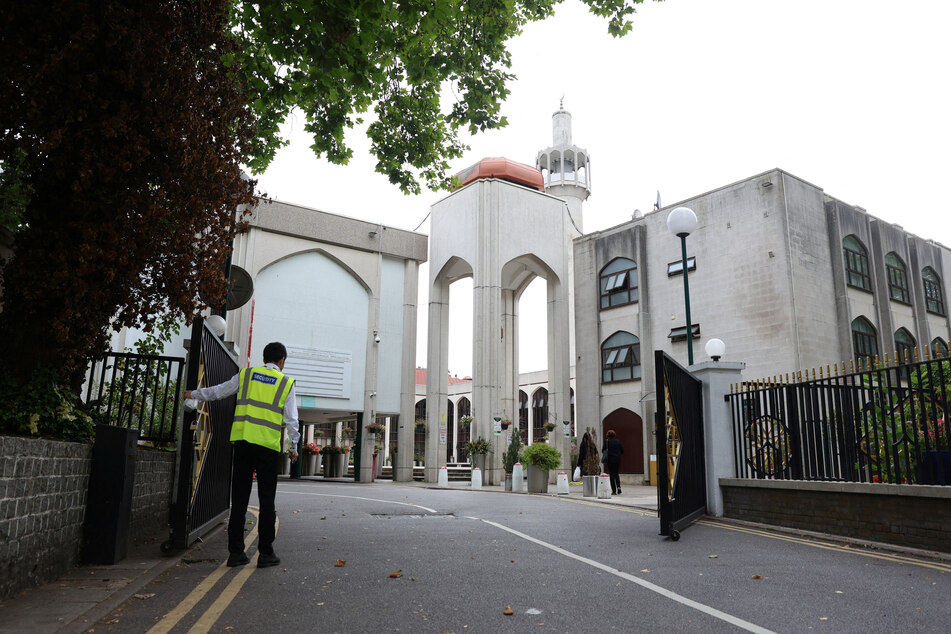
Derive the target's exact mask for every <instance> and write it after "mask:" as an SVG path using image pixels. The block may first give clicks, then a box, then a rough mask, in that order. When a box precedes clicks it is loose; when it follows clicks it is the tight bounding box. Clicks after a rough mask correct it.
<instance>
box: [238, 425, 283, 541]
mask: <svg viewBox="0 0 951 634" xmlns="http://www.w3.org/2000/svg"><path fill="white" fill-rule="evenodd" d="M280 459H281V454H280V452H278V451H274V450H273V449H268V448H267V447H262V446H261V445H255V444H253V443H249V442H247V441H244V440H239V441H237V442H235V443H234V458H233V461H232V467H231V517H230V518H229V519H228V552H230V553H243V552H244V526H245V520H246V519H247V514H248V500H249V499H250V498H251V485H252V484H253V480H254V473H255V472H257V474H258V505H259V506H260V507H261V511H260V513H259V514H258V552H261V553H267V554H273V553H274V525H275V523H276V520H277V514H276V513H275V512H274V496H275V494H277V469H278V465H279V464H280Z"/></svg>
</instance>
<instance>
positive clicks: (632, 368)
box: [601, 330, 641, 383]
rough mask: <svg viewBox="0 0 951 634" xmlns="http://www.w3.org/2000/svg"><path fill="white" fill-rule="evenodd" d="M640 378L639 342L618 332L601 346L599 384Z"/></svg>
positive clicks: (628, 334) (626, 333)
mask: <svg viewBox="0 0 951 634" xmlns="http://www.w3.org/2000/svg"><path fill="white" fill-rule="evenodd" d="M639 378H641V342H640V340H639V339H638V338H637V337H635V336H634V335H632V334H631V333H629V332H625V331H623V330H622V331H619V332H616V333H614V334H613V335H611V336H610V337H608V339H607V340H606V341H605V342H604V343H603V344H601V382H602V383H617V382H620V381H632V380H634V379H639Z"/></svg>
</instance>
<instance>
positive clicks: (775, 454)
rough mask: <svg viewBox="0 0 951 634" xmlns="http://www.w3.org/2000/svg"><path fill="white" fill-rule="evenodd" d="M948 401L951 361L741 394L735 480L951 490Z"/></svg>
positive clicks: (752, 386) (734, 401) (870, 368)
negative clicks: (945, 487)
mask: <svg viewBox="0 0 951 634" xmlns="http://www.w3.org/2000/svg"><path fill="white" fill-rule="evenodd" d="M949 396H951V362H949V360H948V359H947V358H943V359H930V358H929V359H926V360H924V361H915V362H905V363H900V364H899V363H889V361H888V359H887V358H886V359H885V362H884V363H878V361H877V360H876V361H875V362H874V363H872V362H866V363H865V367H864V369H863V368H862V367H861V364H860V368H859V370H858V371H854V368H851V369H850V372H848V373H845V372H844V370H843V372H842V373H840V372H839V371H838V368H835V369H833V368H830V367H828V366H827V367H826V368H825V370H824V371H823V370H822V369H820V370H819V372H818V373H817V372H816V371H815V370H813V371H812V375H811V377H810V375H809V373H808V372H806V373H805V375H802V374H800V375H799V376H798V377H796V378H795V380H791V379H790V378H789V377H788V376H787V377H786V379H785V380H783V379H782V378H776V377H774V378H773V379H771V380H770V379H764V380H761V381H755V382H752V383H743V384H740V385H736V386H734V388H733V390H732V393H731V394H730V395H729V397H728V398H729V402H730V404H731V408H732V412H733V432H734V433H733V438H734V443H733V444H734V447H733V448H734V458H735V464H736V477H738V478H758V479H787V480H816V481H838V482H881V483H892V484H939V485H951V452H949V438H951V424H949V421H948V416H947V407H948V398H949Z"/></svg>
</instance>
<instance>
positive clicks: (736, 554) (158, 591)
mask: <svg viewBox="0 0 951 634" xmlns="http://www.w3.org/2000/svg"><path fill="white" fill-rule="evenodd" d="M254 501H255V497H254V496H252V503H254ZM277 504H278V517H279V522H280V523H279V527H278V536H277V541H276V542H275V549H276V551H277V554H278V555H279V556H280V557H281V559H282V562H281V564H280V565H279V566H277V567H274V568H266V569H257V568H255V567H253V563H254V559H253V555H254V554H255V552H256V550H255V546H256V543H255V544H254V545H252V546H251V547H250V548H249V549H248V554H249V555H252V565H249V566H245V567H243V568H235V569H231V568H226V567H225V566H224V565H223V563H224V559H225V558H226V556H227V548H226V539H225V535H224V531H217V532H215V533H214V534H212V535H211V536H210V537H209V538H208V539H207V540H206V542H205V543H204V544H202V545H201V546H200V547H198V548H195V549H193V550H192V551H191V552H190V553H189V555H188V556H187V557H186V558H185V559H184V560H183V562H182V564H181V565H179V566H176V567H174V568H172V569H170V570H169V571H168V572H166V573H165V574H164V575H162V576H160V577H159V578H158V579H156V580H155V581H154V582H153V583H151V584H150V585H148V586H147V587H146V588H144V589H143V590H142V592H140V593H138V594H137V595H136V597H134V598H132V599H130V600H129V601H128V602H127V603H125V604H124V605H123V606H122V607H121V608H119V609H118V610H116V611H115V612H113V613H112V614H110V615H109V616H107V617H105V618H104V619H102V621H100V622H99V623H97V624H96V626H95V627H94V628H92V629H93V630H94V631H96V632H103V631H116V632H145V631H150V628H154V629H152V630H151V631H153V632H164V631H172V632H186V631H195V632H202V631H214V632H291V631H303V632H321V633H324V632H327V633H329V632H525V631H532V632H536V631H538V632H541V631H545V632H547V631H552V632H607V631H620V632H732V631H744V630H745V631H759V632H764V631H775V632H811V631H820V632H821V631H825V632H870V631H875V632H951V564H949V563H947V562H939V561H933V560H929V559H919V558H914V557H910V556H907V555H897V554H893V553H888V552H882V551H875V550H868V549H863V548H857V547H855V546H852V547H849V546H847V545H843V544H841V543H836V542H834V541H821V540H814V539H807V538H802V537H792V536H789V535H784V534H779V533H772V532H769V531H765V530H759V529H755V528H750V527H741V526H735V525H731V524H727V523H723V522H718V521H715V520H711V519H704V520H701V521H700V522H698V523H697V524H694V525H693V526H691V527H689V528H687V529H685V530H684V531H683V533H682V537H681V539H680V540H679V541H677V542H673V541H670V540H666V539H664V538H661V537H660V536H658V534H657V532H658V527H659V524H658V520H657V518H656V516H655V515H654V513H653V512H650V511H646V510H639V509H632V508H623V507H609V506H605V505H600V504H597V503H589V502H583V501H581V500H577V499H565V498H557V497H542V496H529V495H515V494H502V493H494V492H478V491H468V490H438V489H427V488H421V487H412V486H402V485H398V484H391V483H380V484H374V485H356V484H335V483H322V482H286V481H282V482H281V483H280V485H279V488H278V496H277ZM248 529H249V539H254V538H255V537H256V529H255V526H254V523H253V518H252V516H251V515H249V524H248ZM341 562H345V563H343V565H338V564H339V563H341ZM509 607H510V608H511V611H512V614H511V615H507V614H505V613H504V612H505V611H506V608H509Z"/></svg>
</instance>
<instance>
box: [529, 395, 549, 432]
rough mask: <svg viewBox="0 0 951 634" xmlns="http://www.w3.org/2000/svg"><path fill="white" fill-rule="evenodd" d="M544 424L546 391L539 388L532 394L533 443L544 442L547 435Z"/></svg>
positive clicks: (546, 412)
mask: <svg viewBox="0 0 951 634" xmlns="http://www.w3.org/2000/svg"><path fill="white" fill-rule="evenodd" d="M546 422H548V390H546V389H545V388H543V387H540V388H538V389H537V390H535V392H534V394H532V441H533V442H539V441H542V440H545V436H546V435H547V434H548V430H547V429H545V423H546Z"/></svg>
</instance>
